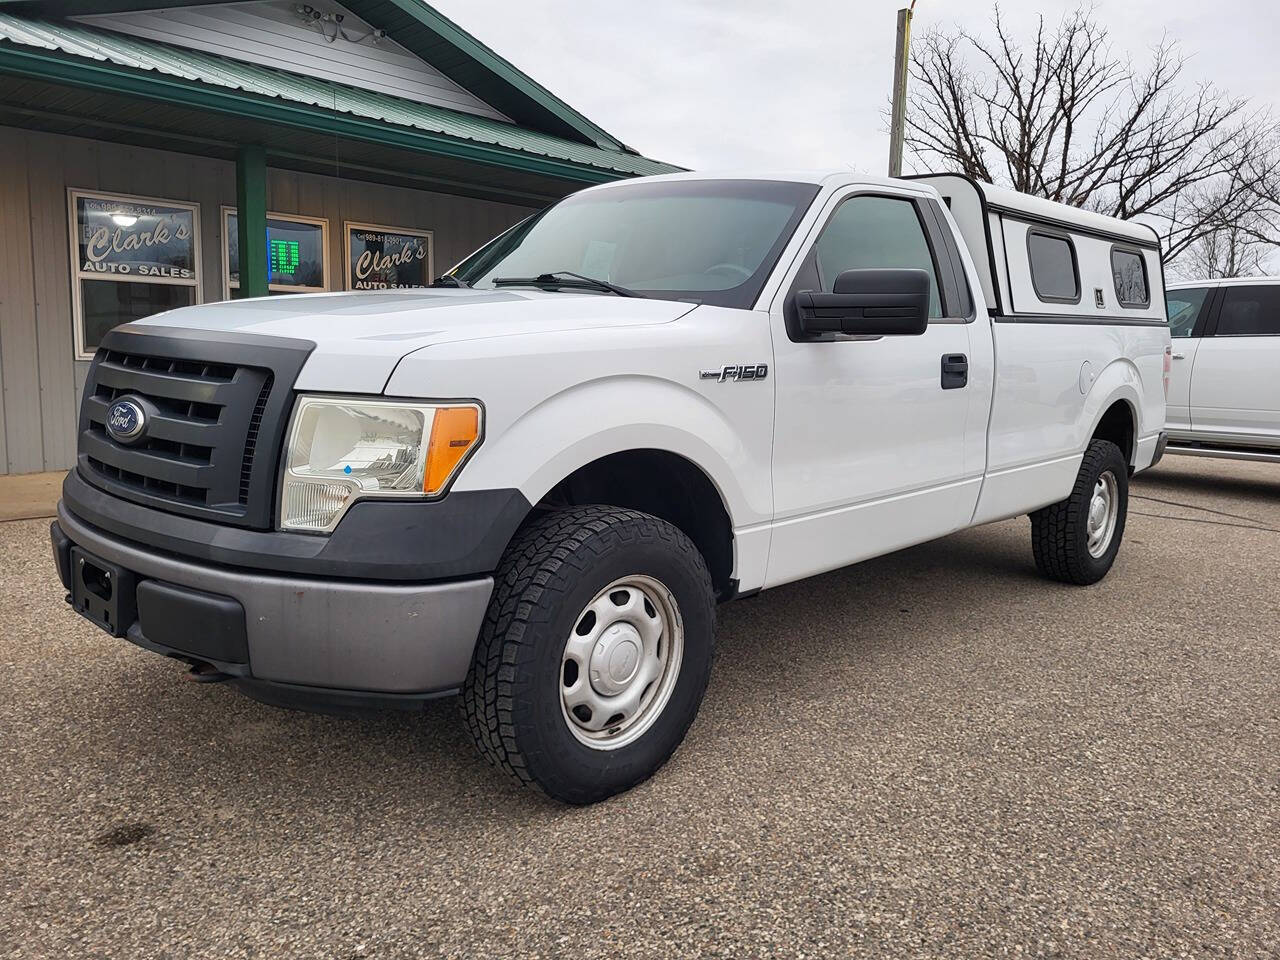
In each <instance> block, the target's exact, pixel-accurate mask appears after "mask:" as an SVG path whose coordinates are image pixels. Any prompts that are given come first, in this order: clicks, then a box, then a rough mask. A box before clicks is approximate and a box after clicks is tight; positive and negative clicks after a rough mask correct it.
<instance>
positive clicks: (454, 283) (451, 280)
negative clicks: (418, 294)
mask: <svg viewBox="0 0 1280 960" xmlns="http://www.w3.org/2000/svg"><path fill="white" fill-rule="evenodd" d="M431 285H432V286H433V287H461V288H462V289H464V290H470V289H471V284H469V283H467V281H465V280H459V279H458V278H457V277H455V276H454V275H453V274H451V273H446V274H443V275H441V276H439V277H436V278H435V280H433V281H432V283H431Z"/></svg>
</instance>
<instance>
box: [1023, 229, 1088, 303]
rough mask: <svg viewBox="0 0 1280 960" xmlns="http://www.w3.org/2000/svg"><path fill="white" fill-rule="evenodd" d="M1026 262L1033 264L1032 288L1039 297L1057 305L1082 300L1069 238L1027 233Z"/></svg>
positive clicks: (1074, 252)
mask: <svg viewBox="0 0 1280 960" xmlns="http://www.w3.org/2000/svg"><path fill="white" fill-rule="evenodd" d="M1027 260H1028V261H1029V262H1030V264H1031V285H1032V286H1033V287H1035V291H1036V296H1037V297H1039V298H1040V299H1041V300H1047V301H1053V302H1056V303H1078V302H1079V301H1080V273H1079V271H1078V270H1077V269H1076V248H1075V247H1074V246H1073V245H1072V243H1071V240H1070V238H1068V237H1065V236H1063V235H1061V234H1056V233H1044V232H1042V231H1040V230H1028V231H1027Z"/></svg>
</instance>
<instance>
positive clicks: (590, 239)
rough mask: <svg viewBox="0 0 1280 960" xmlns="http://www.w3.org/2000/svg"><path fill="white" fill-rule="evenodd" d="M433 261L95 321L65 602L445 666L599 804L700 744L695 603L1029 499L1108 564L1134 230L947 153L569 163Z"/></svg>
mask: <svg viewBox="0 0 1280 960" xmlns="http://www.w3.org/2000/svg"><path fill="white" fill-rule="evenodd" d="M437 287H438V288H437V289H430V290H400V291H385V292H376V293H346V294H323V295H314V296H297V297H283V298H279V297H278V298H268V299H261V300H243V301H238V302H233V303H217V304H206V305H203V306H196V307H190V308H186V309H183V310H177V311H174V312H171V313H167V314H162V315H159V316H156V317H152V318H148V319H147V320H145V321H141V322H138V323H131V324H128V325H126V326H123V327H120V328H118V329H116V330H113V331H111V332H110V333H109V334H107V336H106V337H105V338H104V339H103V341H102V348H101V349H100V350H99V352H98V355H97V356H96V358H95V359H94V362H93V366H92V368H91V370H90V371H89V375H88V381H87V384H86V387H85V393H84V403H83V407H82V411H81V422H80V441H79V442H80V455H79V463H78V466H77V468H76V469H75V470H74V471H72V473H71V474H69V475H68V477H67V480H66V483H65V485H64V487H63V499H62V502H61V503H60V504H59V508H58V519H57V521H56V522H55V523H54V524H53V526H52V530H51V533H52V540H53V552H54V557H55V560H56V563H57V567H58V573H59V576H60V578H61V580H62V582H63V584H64V585H65V586H66V588H67V591H68V600H69V601H70V602H71V604H72V606H73V608H74V609H75V610H76V612H78V613H80V614H81V615H82V616H84V617H86V618H88V619H89V620H90V621H92V622H93V623H95V624H97V625H98V626H99V627H101V628H103V629H104V630H106V631H108V632H109V633H111V634H113V635H115V636H119V637H127V638H128V639H129V640H130V641H132V642H134V643H136V644H138V645H140V646H143V647H145V648H147V649H151V650H154V651H157V652H159V653H163V654H165V655H168V656H171V657H175V658H178V659H180V660H184V661H186V662H188V663H190V664H191V665H192V667H193V669H194V671H195V673H196V676H197V677H198V678H200V679H206V680H230V681H233V682H234V683H236V684H237V685H238V686H240V687H241V688H242V689H243V690H244V691H245V692H247V693H249V694H251V695H253V696H257V697H260V698H263V699H267V700H270V701H273V702H277V703H288V704H293V705H307V706H325V707H334V706H383V707H398V708H403V709H419V708H421V705H422V703H423V702H424V701H426V700H428V699H430V698H432V697H436V696H442V695H446V694H460V695H461V700H462V706H463V714H464V717H465V719H466V723H467V725H468V727H469V729H470V731H471V733H472V735H473V737H474V739H475V742H476V744H477V746H478V747H479V749H480V751H481V752H482V753H483V754H484V755H485V756H486V757H487V758H488V759H489V760H491V761H492V762H493V763H495V764H496V765H497V766H499V767H501V768H502V769H504V770H506V771H507V772H508V773H510V774H511V775H513V776H515V777H517V778H518V779H520V780H521V781H522V782H524V783H530V784H534V785H536V786H538V787H540V788H542V789H543V790H544V791H546V792H547V793H548V794H550V795H551V796H554V797H557V798H560V799H562V800H565V801H568V802H573V803H587V802H591V801H595V800H600V799H602V798H604V797H607V796H609V795H611V794H614V793H617V792H618V791H620V790H625V789H627V788H628V787H631V786H633V785H635V784H636V783H639V782H640V781H641V780H643V779H645V778H646V777H648V776H650V775H651V774H652V773H653V772H654V771H655V770H657V769H658V768H659V767H660V766H661V765H662V764H663V763H664V762H665V761H666V759H667V758H668V757H669V756H670V755H671V753H672V752H673V751H674V750H675V749H676V747H677V746H678V745H679V743H680V741H681V740H682V739H683V737H684V734H685V731H686V730H687V729H688V727H689V724H690V723H691V722H692V721H693V718H694V715H695V713H696V711H697V709H698V706H699V704H700V703H701V701H702V696H703V691H704V690H705V689H706V685H707V679H708V676H709V674H710V669H711V652H712V643H713V640H714V625H715V603H716V602H717V601H726V600H732V599H734V598H735V597H741V596H744V595H749V594H754V593H758V592H759V591H761V590H765V589H768V588H770V587H775V586H778V585H779V584H784V583H789V582H791V581H794V580H799V579H801V578H804V577H810V576H813V575H815V574H819V573H823V572H824V571H828V570H833V569H836V568H838V567H842V566H845V565H847V564H851V563H856V562H857V561H859V560H865V559H867V558H868V557H875V556H879V555H881V554H886V553H889V552H891V551H894V550H898V549H901V548H902V547H906V546H910V545H912V544H916V543H921V542H923V541H926V540H931V539H934V538H936V537H942V536H945V535H947V534H949V533H952V532H954V531H956V530H961V529H964V528H966V527H971V526H974V525H976V524H982V523H988V522H990V521H993V520H1002V519H1005V518H1008V517H1015V516H1019V515H1021V514H1030V515H1031V534H1032V553H1033V555H1034V557H1035V562H1036V566H1037V567H1038V568H1039V569H1040V571H1041V572H1042V573H1043V574H1045V575H1046V576H1047V577H1050V578H1052V579H1055V580H1060V581H1063V582H1066V583H1074V584H1090V583H1095V582H1097V581H1098V580H1100V579H1101V578H1102V577H1103V576H1105V575H1106V573H1107V571H1108V570H1109V569H1110V568H1111V565H1112V563H1113V562H1114V560H1115V557H1116V554H1117V552H1118V550H1119V549H1120V542H1121V538H1122V536H1123V534H1124V526H1125V516H1126V510H1127V504H1128V483H1129V476H1130V474H1132V473H1133V472H1135V471H1138V470H1143V469H1145V468H1147V467H1149V466H1150V465H1151V464H1152V463H1153V462H1154V461H1155V460H1156V459H1158V458H1159V456H1160V450H1161V440H1162V433H1161V431H1162V430H1163V427H1164V422H1165V387H1166V382H1165V374H1166V373H1167V370H1168V366H1167V364H1168V360H1169V357H1168V354H1169V331H1168V328H1167V326H1166V323H1165V308H1164V289H1163V282H1162V275H1161V270H1160V250H1159V244H1158V242H1157V239H1156V236H1155V234H1154V233H1153V232H1152V231H1151V230H1149V229H1148V228H1146V227H1143V226H1140V225H1137V224H1131V223H1125V222H1122V221H1119V220H1113V219H1110V218H1108V217H1104V216H1100V215H1098V214H1095V213H1089V212H1087V211H1083V210H1078V209H1073V208H1070V207H1066V206H1061V205H1058V204H1055V203H1050V202H1048V201H1044V200H1038V199H1034V198H1031V197H1027V196H1022V195H1019V194H1016V193H1011V192H1009V191H1005V190H998V189H996V188H994V187H990V186H988V185H982V184H978V183H975V182H973V181H971V180H966V179H964V178H963V177H957V176H936V177H925V178H920V179H913V180H885V179H873V178H867V177H862V176H858V175H855V174H850V173H835V174H786V175H769V174H737V175H727V176H712V175H702V174H678V175H672V176H666V177H653V178H648V179H641V180H632V181H626V182H622V183H615V184H608V185H604V186H599V187H592V188H591V189H588V190H584V191H582V192H581V193H578V194H574V195H573V196H570V197H567V198H566V199H564V200H562V201H561V202H559V203H557V204H555V205H554V206H552V207H550V208H548V209H547V210H546V211H543V212H542V213H540V214H538V215H536V216H534V217H531V218H530V219H528V220H527V221H525V222H524V223H522V224H520V225H519V226H517V227H514V228H512V229H511V230H508V231H507V232H506V233H504V234H503V235H502V236H500V237H498V238H497V239H495V240H494V241H492V242H491V243H490V244H488V245H487V246H485V247H484V248H482V249H481V250H479V251H477V253H475V254H473V255H472V256H471V257H469V258H468V259H467V260H466V261H464V262H463V263H462V264H460V265H459V266H458V267H456V268H455V269H454V270H453V271H451V272H450V275H449V276H447V277H445V278H442V280H441V281H440V282H438V284H437ZM786 641H787V638H786V637H783V636H780V637H778V638H777V642H778V643H779V644H785V643H786Z"/></svg>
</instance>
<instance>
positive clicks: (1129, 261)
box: [1111, 246, 1151, 309]
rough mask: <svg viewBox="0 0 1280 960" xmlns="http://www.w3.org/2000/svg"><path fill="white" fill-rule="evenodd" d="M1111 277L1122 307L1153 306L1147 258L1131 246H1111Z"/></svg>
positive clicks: (1139, 307)
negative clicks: (1148, 279) (1148, 280)
mask: <svg viewBox="0 0 1280 960" xmlns="http://www.w3.org/2000/svg"><path fill="white" fill-rule="evenodd" d="M1111 279H1112V281H1113V282H1114V283H1115V290H1116V302H1117V303H1119V304H1120V306H1122V307H1129V308H1131V309H1135V308H1136V309H1143V308H1146V307H1149V306H1151V285H1150V284H1149V283H1148V282H1147V258H1146V257H1144V256H1143V255H1142V252H1141V251H1140V250H1135V249H1133V248H1131V247H1117V246H1113V247H1112V248H1111Z"/></svg>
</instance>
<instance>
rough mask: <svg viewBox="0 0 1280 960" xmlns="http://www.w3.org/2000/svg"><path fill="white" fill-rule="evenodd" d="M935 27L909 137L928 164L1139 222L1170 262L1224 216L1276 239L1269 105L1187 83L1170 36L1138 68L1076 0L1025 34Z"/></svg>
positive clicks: (917, 66) (926, 42) (917, 52)
mask: <svg viewBox="0 0 1280 960" xmlns="http://www.w3.org/2000/svg"><path fill="white" fill-rule="evenodd" d="M992 26H993V33H994V35H993V36H992V37H990V38H980V37H978V36H975V35H974V34H971V33H969V32H967V31H965V30H962V29H958V28H952V29H935V30H933V31H930V32H927V33H925V34H924V36H923V37H921V38H920V40H919V41H918V42H917V43H916V44H914V49H913V51H912V57H911V61H912V62H911V79H912V85H913V90H912V94H913V101H912V104H911V108H910V111H909V113H908V118H907V136H906V139H907V145H908V147H909V148H910V150H911V152H912V154H913V156H914V157H915V158H916V160H917V161H918V162H919V164H920V165H921V166H925V167H930V168H937V167H938V166H940V165H941V166H942V167H943V168H945V169H950V170H957V171H960V172H963V173H967V174H969V175H970V176H973V177H977V178H979V179H982V180H987V181H989V182H992V183H998V184H1005V185H1008V186H1011V187H1013V188H1014V189H1016V190H1021V191H1023V192H1026V193H1032V194H1036V195H1038V196H1042V197H1047V198H1048V199H1050V200H1057V201H1060V202H1062V203H1069V204H1072V205H1074V206H1079V207H1086V208H1088V209H1091V210H1096V211H1099V212H1101V213H1105V214H1109V215H1111V216H1117V217H1124V218H1132V217H1139V216H1140V217H1142V218H1143V219H1144V220H1146V221H1147V222H1150V223H1151V224H1152V225H1153V226H1155V227H1156V228H1157V230H1159V231H1160V233H1161V235H1162V236H1161V239H1162V245H1163V248H1164V256H1165V259H1166V261H1170V260H1174V259H1176V258H1178V257H1179V256H1180V255H1182V254H1184V253H1185V252H1186V251H1187V250H1188V249H1190V248H1191V247H1193V246H1194V245H1196V244H1197V243H1199V242H1200V241H1202V240H1203V239H1204V238H1206V237H1208V236H1211V235H1214V234H1216V233H1218V232H1219V231H1220V230H1221V229H1222V228H1223V226H1224V225H1231V224H1236V223H1238V222H1244V221H1246V220H1247V221H1248V222H1249V224H1250V226H1249V234H1250V236H1256V237H1257V238H1258V239H1259V242H1267V243H1274V242H1276V241H1277V240H1280V146H1278V143H1277V135H1276V125H1275V123H1274V122H1273V120H1272V118H1271V116H1270V115H1269V114H1268V113H1267V112H1266V111H1264V110H1258V109H1255V108H1253V107H1251V106H1250V105H1249V102H1248V101H1247V100H1245V99H1242V98H1235V97H1230V96H1228V95H1226V94H1224V93H1222V92H1221V91H1219V90H1217V89H1216V88H1215V87H1214V86H1212V85H1211V84H1205V83H1201V84H1190V83H1187V82H1186V81H1185V78H1184V68H1185V64H1186V61H1185V58H1184V57H1183V56H1182V54H1181V52H1180V51H1179V48H1178V45H1177V44H1176V43H1175V42H1174V41H1172V40H1169V39H1168V38H1166V39H1165V40H1163V41H1162V42H1161V43H1160V44H1159V45H1158V46H1156V47H1155V48H1154V49H1153V50H1152V51H1151V55H1150V59H1149V62H1147V63H1146V64H1145V65H1144V66H1141V67H1139V66H1136V65H1135V64H1134V63H1133V62H1132V61H1131V60H1129V59H1128V58H1126V57H1123V56H1120V55H1118V54H1116V53H1115V52H1114V50H1113V48H1112V45H1111V43H1110V39H1109V35H1108V32H1107V29H1106V27H1104V26H1102V25H1100V24H1099V23H1097V22H1096V21H1095V20H1094V18H1093V11H1092V9H1091V8H1088V7H1082V8H1079V9H1077V10H1076V11H1075V12H1074V13H1071V14H1068V15H1067V16H1065V17H1064V18H1063V19H1062V20H1061V21H1060V22H1059V23H1058V25H1057V26H1056V27H1052V28H1050V27H1047V26H1046V24H1045V21H1044V18H1043V17H1041V18H1040V19H1039V22H1038V26H1037V28H1036V31H1035V35H1034V37H1033V38H1032V39H1031V41H1030V42H1029V43H1025V44H1023V43H1020V42H1019V41H1018V40H1017V39H1016V38H1015V37H1013V36H1012V35H1011V33H1010V31H1009V30H1008V29H1007V28H1006V25H1005V23H1004V21H1003V19H1002V17H1001V13H1000V8H999V6H996V8H995V15H994V18H993V21H992Z"/></svg>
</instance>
